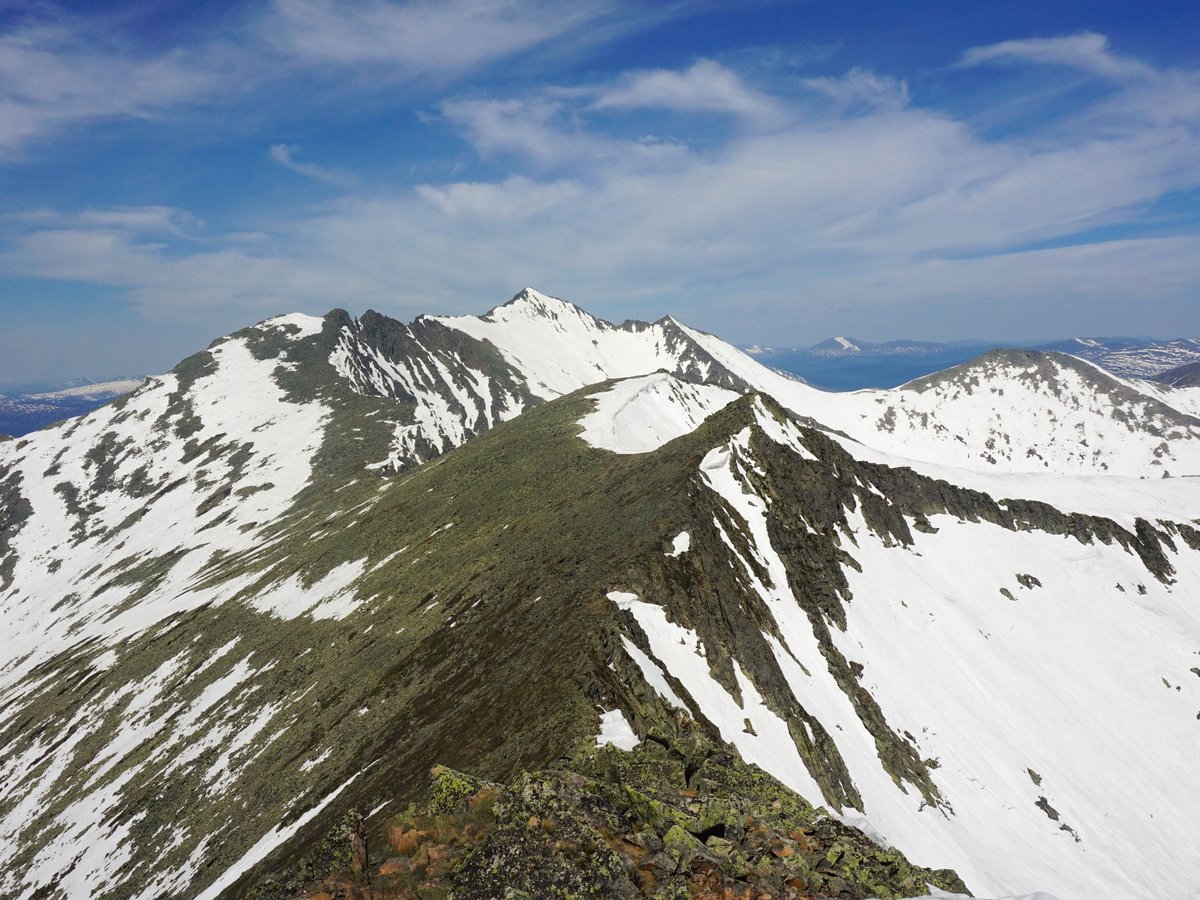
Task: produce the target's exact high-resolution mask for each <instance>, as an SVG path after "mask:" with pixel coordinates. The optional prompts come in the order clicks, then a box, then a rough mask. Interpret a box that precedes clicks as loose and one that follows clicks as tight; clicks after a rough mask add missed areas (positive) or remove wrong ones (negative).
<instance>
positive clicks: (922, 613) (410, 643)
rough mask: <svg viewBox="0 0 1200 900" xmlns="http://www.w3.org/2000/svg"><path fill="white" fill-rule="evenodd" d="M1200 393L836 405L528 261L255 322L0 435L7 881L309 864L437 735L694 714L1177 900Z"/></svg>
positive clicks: (901, 820)
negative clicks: (396, 314)
mask: <svg viewBox="0 0 1200 900" xmlns="http://www.w3.org/2000/svg"><path fill="white" fill-rule="evenodd" d="M1193 393H1194V392H1193V391H1188V390H1176V389H1172V388H1170V387H1167V386H1164V385H1148V384H1146V383H1144V382H1139V381H1136V380H1129V379H1120V378H1114V377H1112V376H1110V375H1107V374H1105V373H1104V372H1102V371H1101V370H1099V369H1097V368H1095V367H1094V366H1092V365H1090V364H1088V363H1086V362H1081V361H1079V360H1077V359H1074V358H1072V357H1069V356H1064V355H1059V354H1053V353H1032V352H1025V351H1022V352H1003V353H995V354H991V355H988V356H985V357H983V358H981V359H979V360H977V361H975V362H973V363H970V364H967V365H964V366H962V367H960V368H958V369H954V370H950V371H947V372H945V373H943V374H941V375H938V376H935V377H932V378H927V379H922V380H920V381H917V382H913V383H910V384H907V385H905V386H903V387H901V388H897V389H894V390H886V391H884V390H877V391H862V392H857V393H853V394H829V393H826V392H823V391H819V390H816V389H814V388H812V387H810V386H808V385H806V384H804V383H802V382H800V381H798V380H795V379H792V378H789V377H787V376H785V375H783V374H781V373H779V372H776V371H774V370H772V369H769V368H767V367H765V366H763V365H761V364H760V363H759V362H757V361H756V360H755V359H753V358H751V357H750V356H748V355H746V354H743V353H741V352H740V351H737V350H736V349H734V348H733V347H731V346H729V345H728V344H726V343H724V342H722V341H720V340H719V339H718V338H716V337H714V336H712V335H708V334H705V333H703V332H699V331H697V330H694V329H691V328H689V327H687V326H685V325H683V324H681V323H679V322H677V321H676V320H674V319H671V318H665V319H662V320H660V321H658V322H655V323H653V324H647V323H638V322H627V323H624V324H623V325H620V326H617V325H612V324H610V323H606V322H603V321H601V320H599V319H596V318H594V317H592V316H590V315H589V314H587V313H586V312H584V311H582V310H580V309H578V308H577V307H574V306H572V305H571V304H568V303H566V302H564V301H561V300H556V299H554V298H551V297H547V296H545V295H542V294H539V293H538V292H536V291H533V290H526V291H523V292H522V293H521V294H518V295H517V296H516V297H515V298H514V299H513V300H512V301H510V302H509V303H508V304H505V305H504V306H501V307H497V308H496V309H494V310H492V311H491V312H490V313H488V314H487V315H484V316H482V317H421V318H419V319H417V320H416V321H415V322H413V323H411V324H409V325H403V324H401V323H398V322H395V321H393V320H390V319H388V318H386V317H384V316H380V315H378V314H374V313H368V314H365V315H363V316H362V317H361V318H359V319H354V318H353V317H351V316H350V315H348V314H347V313H344V312H341V311H334V312H331V313H330V314H329V315H327V316H325V317H324V318H323V319H319V318H313V317H308V316H300V315H291V316H283V317H279V318H276V319H270V320H267V321H266V322H263V323H260V324H259V325H257V326H255V327H253V328H250V329H246V330H245V331H242V332H238V333H236V334H234V335H231V336H230V337H228V338H226V339H224V340H222V341H218V342H217V343H215V344H214V345H213V346H212V347H210V348H209V349H208V350H206V351H203V352H201V353H199V354H196V355H195V356H193V357H190V358H189V359H187V360H185V361H184V362H183V363H181V364H180V365H179V366H178V367H176V369H175V370H173V371H172V372H171V373H168V374H167V375H163V376H159V377H157V378H153V379H150V381H149V382H148V383H147V384H146V385H145V386H143V387H142V388H140V389H139V390H138V391H136V392H135V393H134V394H132V395H131V396H129V397H127V398H125V399H123V400H119V401H117V402H116V403H114V404H112V405H109V406H106V407H103V408H101V409H99V410H97V411H95V412H93V413H91V414H90V415H87V416H84V417H82V418H80V419H76V420H73V421H71V422H69V423H64V424H62V425H59V426H56V427H53V428H50V429H47V430H45V431H41V432H37V433H34V434H32V435H29V436H27V437H24V438H22V439H19V440H10V441H5V442H0V627H3V628H4V630H5V633H6V635H7V639H6V641H5V644H4V647H3V651H2V655H0V859H3V860H5V862H3V863H0V894H3V895H4V896H14V897H32V896H35V895H37V896H136V897H148V898H149V897H156V896H204V897H217V896H219V895H222V893H223V892H224V895H225V896H242V895H245V894H247V893H248V892H249V891H250V890H251V888H252V887H255V886H257V887H256V889H258V890H259V891H260V894H259V895H260V896H291V895H292V894H294V893H295V890H292V893H291V894H289V893H288V890H291V889H290V888H287V885H293V887H294V886H295V883H296V882H295V879H296V878H299V877H300V875H299V874H297V873H304V872H308V873H310V874H312V873H313V872H314V871H315V869H314V868H313V867H315V866H317V865H318V863H317V862H316V861H315V860H318V859H321V858H323V857H321V856H320V852H323V851H321V849H320V848H322V847H324V846H326V843H325V841H326V838H327V837H328V835H330V834H333V833H335V832H336V829H337V827H339V824H338V823H340V822H341V821H342V819H343V817H344V816H345V815H346V814H347V813H348V812H350V811H352V810H354V809H362V810H365V811H368V812H369V813H370V815H369V816H368V817H367V821H368V827H369V828H370V830H371V831H370V833H371V836H372V837H371V842H372V844H371V845H372V846H375V847H384V846H386V837H385V834H386V825H387V822H388V817H389V816H390V815H391V810H393V809H396V808H397V807H398V806H400V805H402V804H403V803H404V802H406V801H407V800H408V799H412V798H414V797H415V796H417V794H418V792H419V791H420V790H421V789H422V786H423V785H424V783H425V773H426V772H427V770H428V767H429V766H430V765H431V764H433V763H434V762H443V763H447V764H449V765H452V766H455V767H457V768H463V769H469V770H471V771H474V772H476V773H478V774H481V775H486V776H487V777H491V778H502V777H508V776H509V775H511V774H513V773H514V772H516V771H518V770H520V769H521V768H529V767H533V766H536V765H541V764H545V763H546V762H547V761H549V760H553V759H556V758H558V757H559V756H561V755H563V754H564V753H566V752H568V751H570V750H572V749H578V748H579V747H580V746H586V745H589V744H592V745H594V742H595V739H596V736H597V735H599V734H601V733H602V728H603V729H605V732H604V733H610V732H612V733H615V732H620V733H621V734H623V735H624V734H632V735H634V736H635V738H643V737H646V736H649V735H660V736H661V735H670V734H674V733H676V731H677V730H678V728H679V727H680V726H679V725H678V719H677V713H678V712H679V711H684V712H685V713H686V714H687V716H689V717H690V718H692V719H694V720H695V721H697V722H699V723H701V725H703V726H705V727H706V728H708V729H709V730H710V731H711V732H712V734H713V735H714V736H715V737H719V738H720V739H723V740H725V741H727V742H729V743H730V744H731V745H733V746H734V747H736V748H737V750H738V751H739V753H740V754H741V755H742V757H743V758H744V759H745V760H747V761H748V762H751V763H755V764H757V765H759V766H760V767H762V768H763V769H764V770H766V771H767V772H769V773H770V774H771V775H773V776H775V777H776V778H778V779H779V780H780V781H782V782H783V783H784V784H786V785H788V786H789V787H791V788H792V789H794V790H795V791H797V792H798V793H799V794H800V795H802V796H803V797H805V798H806V799H807V800H809V801H810V802H812V803H814V804H817V805H823V806H825V807H826V808H827V809H829V810H830V811H831V813H833V814H835V815H837V816H840V817H842V818H843V819H845V820H846V821H851V822H855V823H858V824H861V825H863V827H864V828H868V829H869V831H870V833H874V834H877V835H878V836H880V837H881V839H882V840H885V841H886V842H888V843H890V844H892V845H894V846H895V847H897V848H898V849H899V850H900V851H902V852H903V853H904V854H906V855H907V856H908V857H909V858H910V859H911V860H912V861H913V862H914V863H916V864H918V865H923V866H928V867H931V868H944V867H948V868H952V869H954V870H956V871H957V872H958V874H959V875H960V876H961V877H962V878H963V880H964V881H965V882H966V884H967V885H968V886H969V887H970V888H972V890H974V891H975V892H976V893H977V894H983V895H985V896H999V895H1003V894H1012V893H1017V892H1032V891H1035V890H1044V891H1048V892H1051V893H1053V894H1054V895H1056V896H1057V897H1059V898H1061V900H1069V898H1075V897H1080V898H1082V897H1088V898H1091V897H1105V896H1112V897H1118V896H1122V897H1123V896H1128V895H1135V896H1136V895H1151V896H1164V897H1168V898H1172V897H1180V898H1182V897H1185V896H1189V895H1190V893H1191V892H1192V891H1193V889H1194V888H1195V887H1196V886H1197V885H1200V865H1198V864H1197V863H1195V862H1194V861H1193V855H1192V854H1190V853H1188V852H1187V850H1188V848H1190V847H1191V846H1193V845H1194V843H1195V842H1196V840H1197V838H1200V820H1198V818H1197V817H1196V816H1195V814H1194V810H1195V809H1196V808H1200V778H1198V776H1197V772H1196V769H1195V766H1194V765H1193V760H1194V758H1195V755H1196V751H1197V749H1198V745H1197V740H1198V732H1197V730H1196V729H1197V715H1198V713H1197V710H1200V680H1198V679H1197V675H1198V674H1200V658H1198V656H1197V654H1198V652H1200V651H1198V648H1200V616H1198V615H1197V613H1196V610H1195V608H1194V607H1195V604H1194V603H1192V602H1191V599H1192V598H1194V597H1195V596H1197V593H1198V591H1200V530H1197V522H1196V510H1197V509H1198V508H1200V478H1196V477H1193V476H1197V475H1200V421H1198V420H1197V419H1196V418H1195V416H1196V413H1197V408H1196V404H1195V397H1194V396H1193ZM618 725H619V726H620V727H619V728H618V727H617V726H618ZM668 824H669V823H668ZM697 827H699V826H697ZM1130 848H1137V852H1136V853H1133V854H1131V852H1130ZM383 852H385V853H386V852H387V851H386V850H385V851H383ZM799 864H800V862H799V861H798V863H797V865H799ZM813 877H814V878H815V877H816V876H815V875H814V876H813ZM846 878H847V879H851V878H852V876H851V875H850V874H847V875H846ZM847 883H848V884H849V883H850V882H847ZM847 890H857V891H860V892H859V893H853V892H852V893H850V894H848V896H862V897H865V896H869V894H868V893H866V892H865V891H866V890H867V888H866V887H864V886H862V885H859V887H857V888H854V887H853V885H851V888H847ZM263 891H266V893H262V892H263ZM272 891H274V893H272Z"/></svg>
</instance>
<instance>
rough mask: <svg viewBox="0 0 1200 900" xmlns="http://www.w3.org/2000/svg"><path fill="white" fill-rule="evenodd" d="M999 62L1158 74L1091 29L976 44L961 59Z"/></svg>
mask: <svg viewBox="0 0 1200 900" xmlns="http://www.w3.org/2000/svg"><path fill="white" fill-rule="evenodd" d="M996 64H1035V65H1041V66H1066V67H1068V68H1073V69H1081V70H1083V71H1087V72H1091V73H1093V74H1096V75H1103V76H1105V77H1106V78H1113V79H1117V80H1125V79H1130V78H1143V77H1146V76H1150V75H1153V74H1154V70H1153V69H1152V68H1151V67H1150V66H1148V65H1146V64H1145V63H1142V62H1139V61H1138V60H1136V59H1133V58H1131V57H1128V56H1121V55H1118V54H1115V53H1113V52H1112V51H1111V50H1110V49H1109V46H1108V38H1107V37H1106V36H1104V35H1102V34H1096V33H1095V32H1091V31H1085V32H1083V33H1081V34H1073V35H1067V36H1066V37H1053V38H1026V39H1024V40H1017V41H1002V42H1000V43H997V44H988V45H987V46H983V47H972V48H971V49H969V50H967V51H966V52H965V53H964V54H963V56H962V60H961V61H960V65H963V66H968V67H969V66H982V65H996Z"/></svg>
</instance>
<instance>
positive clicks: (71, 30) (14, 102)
mask: <svg viewBox="0 0 1200 900" xmlns="http://www.w3.org/2000/svg"><path fill="white" fill-rule="evenodd" d="M229 78H230V75H229V73H228V72H227V71H226V70H225V67H224V60H223V59H222V58H221V56H220V54H219V53H217V52H214V53H212V54H210V55H209V56H208V57H207V58H200V57H198V56H193V55H191V54H188V53H185V52H182V51H170V52H163V53H156V54H137V53H133V52H130V51H127V50H125V49H123V48H122V47H121V46H120V45H119V44H117V43H114V42H113V41H111V40H108V39H106V37H105V35H103V34H99V33H94V32H87V31H85V30H84V29H83V28H82V27H80V26H79V25H78V24H77V23H74V22H71V21H69V20H68V21H66V22H65V23H63V24H57V25H44V24H33V25H26V26H23V27H22V26H18V27H15V28H12V29H10V30H9V31H8V32H7V33H6V34H4V35H2V36H0V160H3V159H4V158H6V157H7V158H9V159H12V158H13V157H15V156H16V155H17V154H19V153H20V152H21V151H22V150H23V149H24V148H25V146H26V145H27V143H28V142H29V141H31V140H33V139H35V138H39V137H43V136H45V135H58V134H62V133H63V132H66V131H69V130H70V129H71V128H72V127H74V126H76V125H77V124H78V123H80V122H85V121H95V120H101V119H106V118H113V117H137V118H150V117H155V116H160V115H162V114H163V113H164V112H165V111H166V110H168V109H171V108H173V107H176V106H179V105H181V104H188V103H194V102H196V101H198V100H200V99H202V98H204V97H208V96H211V95H213V94H214V93H216V92H218V89H220V88H222V87H223V86H228V84H229Z"/></svg>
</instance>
